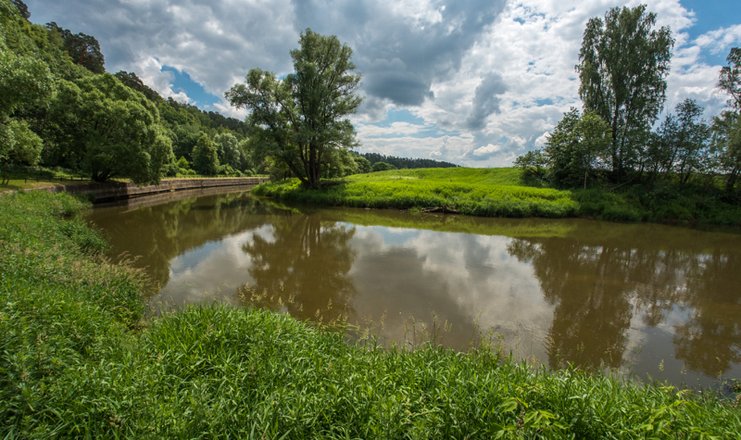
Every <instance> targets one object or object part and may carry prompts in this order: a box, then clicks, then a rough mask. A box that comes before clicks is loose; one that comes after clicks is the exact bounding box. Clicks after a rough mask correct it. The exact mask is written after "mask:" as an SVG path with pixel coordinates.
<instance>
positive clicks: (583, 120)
mask: <svg viewBox="0 0 741 440" xmlns="http://www.w3.org/2000/svg"><path fill="white" fill-rule="evenodd" d="M610 137H611V136H610V126H609V124H608V123H607V122H605V120H604V119H602V118H601V117H600V116H598V115H596V114H594V113H585V114H584V115H583V116H580V115H579V111H578V110H576V109H573V108H572V109H571V111H569V112H568V113H565V114H564V116H563V119H561V121H559V123H558V125H556V128H555V129H554V130H553V132H552V133H551V134H550V136H549V137H548V141H547V142H546V147H545V151H544V156H545V158H546V161H547V163H548V164H549V165H550V167H549V168H550V169H549V173H548V174H549V178H550V180H551V181H552V182H553V183H555V184H557V185H566V186H578V185H580V184H581V185H580V186H583V187H584V188H586V187H587V180H588V178H589V176H590V175H594V174H595V173H596V172H597V171H598V169H599V168H601V166H602V164H604V163H605V161H606V160H607V157H608V156H609V151H608V148H609V144H610Z"/></svg>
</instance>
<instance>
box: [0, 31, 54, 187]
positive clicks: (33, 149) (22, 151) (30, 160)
mask: <svg viewBox="0 0 741 440" xmlns="http://www.w3.org/2000/svg"><path fill="white" fill-rule="evenodd" d="M52 92H53V82H52V76H51V72H50V71H49V68H48V67H47V65H46V64H45V63H44V62H42V61H39V60H36V59H33V58H31V57H24V56H16V55H14V54H13V53H12V52H10V51H8V50H6V48H5V47H4V44H2V41H0V169H1V171H2V174H3V179H4V180H7V170H8V166H10V165H16V164H24V165H36V164H37V163H38V161H39V158H40V155H41V148H42V142H41V138H39V136H38V135H37V134H36V133H34V132H33V131H32V130H31V129H30V128H29V125H28V123H27V122H26V121H23V120H20V119H17V118H16V113H17V112H22V111H23V110H25V109H27V108H30V107H34V106H39V105H43V104H44V103H45V101H46V100H47V99H48V98H49V97H50V96H51V94H52Z"/></svg>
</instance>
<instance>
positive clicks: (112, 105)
mask: <svg viewBox="0 0 741 440" xmlns="http://www.w3.org/2000/svg"><path fill="white" fill-rule="evenodd" d="M59 88H60V90H59V93H57V95H56V96H55V98H54V99H53V100H52V103H51V109H50V118H51V120H53V121H55V122H56V123H55V124H54V125H51V126H50V127H49V129H48V130H49V137H50V138H51V139H53V141H54V148H53V153H52V155H53V157H54V158H55V160H56V161H58V162H60V163H63V164H65V165H67V166H68V167H70V168H73V169H79V170H81V171H84V172H86V173H88V174H89V175H90V176H91V178H92V179H93V180H95V181H106V180H108V179H110V178H112V177H129V178H131V179H132V180H133V181H134V182H137V183H140V182H156V181H158V180H159V178H160V176H161V175H162V171H163V169H164V168H165V165H167V164H169V163H171V162H173V161H174V156H173V154H172V145H171V142H170V139H169V137H168V136H167V135H166V134H165V132H164V129H163V128H162V126H161V125H160V120H159V113H158V112H157V108H156V107H155V106H154V105H153V104H152V103H151V102H150V101H148V100H147V99H146V98H145V97H144V96H143V95H141V94H140V93H138V92H136V91H134V90H132V89H130V88H129V87H126V86H124V85H123V84H122V83H121V82H120V81H119V80H118V79H116V78H115V77H114V76H112V75H108V74H103V75H91V76H86V77H84V78H82V79H80V80H79V81H77V83H71V82H68V81H62V82H61V83H60V87H59Z"/></svg>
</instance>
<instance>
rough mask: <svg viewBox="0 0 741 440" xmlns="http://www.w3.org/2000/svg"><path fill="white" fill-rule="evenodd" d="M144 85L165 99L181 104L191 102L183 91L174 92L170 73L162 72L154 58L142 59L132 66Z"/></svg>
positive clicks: (160, 65) (160, 66) (159, 64)
mask: <svg viewBox="0 0 741 440" xmlns="http://www.w3.org/2000/svg"><path fill="white" fill-rule="evenodd" d="M133 70H134V71H135V72H136V73H137V75H138V76H139V78H140V79H141V80H142V81H143V82H144V84H146V85H148V86H149V87H151V88H153V89H154V90H156V91H157V92H158V93H159V94H160V95H162V96H163V97H165V98H172V99H174V100H175V101H178V102H181V103H186V104H188V103H192V100H191V99H190V98H189V97H188V95H187V94H186V93H185V92H183V91H178V92H176V91H174V90H173V89H172V81H173V79H174V78H173V77H174V75H173V74H172V72H167V71H162V64H161V63H160V62H159V60H157V58H154V57H151V56H149V57H143V58H141V59H140V60H139V61H138V62H136V63H135V64H134V69H133Z"/></svg>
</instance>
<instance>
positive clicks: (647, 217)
mask: <svg viewBox="0 0 741 440" xmlns="http://www.w3.org/2000/svg"><path fill="white" fill-rule="evenodd" d="M332 183H334V184H332V185H325V186H323V187H322V188H321V189H318V190H313V189H307V188H304V187H302V186H301V185H300V184H299V182H298V181H297V180H287V181H282V182H277V183H268V184H263V185H260V186H258V187H256V188H255V189H254V190H253V192H254V193H256V194H258V195H263V196H268V197H274V198H277V199H281V200H286V201H293V202H305V203H311V204H316V205H330V206H348V207H362V208H366V207H367V208H396V209H412V208H414V209H422V210H433V211H444V212H445V211H447V212H458V213H461V214H468V215H478V216H485V217H489V216H492V217H494V216H496V217H589V218H598V219H604V220H613V221H651V222H660V223H670V224H685V225H692V226H711V225H717V226H728V227H732V228H738V227H741V205H739V204H738V203H737V202H734V200H728V199H727V197H726V196H724V194H723V193H722V192H721V191H720V190H719V189H717V188H715V189H713V188H708V187H705V186H692V185H687V186H685V187H679V186H677V185H676V184H672V183H667V184H666V185H664V186H656V187H653V188H652V187H646V186H643V185H631V186H624V187H622V188H621V189H620V190H614V189H610V188H606V187H594V188H591V189H587V190H570V191H564V190H556V189H553V188H536V187H533V186H525V184H523V171H522V170H521V169H518V168H492V169H481V168H437V169H418V170H396V171H385V172H378V173H372V174H362V175H355V176H350V177H346V178H345V179H343V180H342V181H335V182H332ZM534 185H539V182H536V183H535V184H534Z"/></svg>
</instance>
